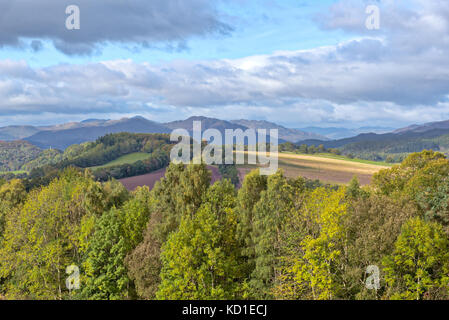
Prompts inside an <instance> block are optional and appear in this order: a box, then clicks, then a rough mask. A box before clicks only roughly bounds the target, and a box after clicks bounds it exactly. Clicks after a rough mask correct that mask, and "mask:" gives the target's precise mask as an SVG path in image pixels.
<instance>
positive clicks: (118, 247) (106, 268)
mask: <svg viewBox="0 0 449 320" xmlns="http://www.w3.org/2000/svg"><path fill="white" fill-rule="evenodd" d="M120 220H121V219H120V212H119V210H117V209H115V208H113V209H111V210H110V211H108V212H106V213H105V214H103V215H102V216H101V218H100V219H99V221H98V223H97V225H96V230H95V233H94V235H93V238H92V241H91V244H90V247H89V253H88V258H87V260H86V262H85V263H84V268H85V272H86V277H85V278H86V280H85V284H84V285H83V291H82V296H83V297H85V298H88V299H95V300H118V299H124V298H128V297H129V296H130V281H129V278H128V275H127V271H126V268H125V266H124V259H125V256H126V253H127V248H126V242H127V241H126V239H125V237H124V236H123V232H122V222H121V221H120Z"/></svg>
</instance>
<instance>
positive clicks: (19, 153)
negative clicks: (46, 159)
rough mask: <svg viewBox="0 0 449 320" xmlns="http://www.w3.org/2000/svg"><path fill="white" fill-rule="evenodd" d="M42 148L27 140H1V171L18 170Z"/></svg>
mask: <svg viewBox="0 0 449 320" xmlns="http://www.w3.org/2000/svg"><path fill="white" fill-rule="evenodd" d="M41 151H42V150H41V149H39V148H38V147H35V146H33V145H32V144H30V143H29V142H26V141H12V142H4V141H0V171H2V172H3V171H16V170H20V169H21V167H22V166H23V165H24V164H25V163H27V162H28V161H31V160H33V159H35V158H37V157H38V156H39V155H40V153H41Z"/></svg>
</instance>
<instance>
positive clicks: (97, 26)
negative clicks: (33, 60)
mask: <svg viewBox="0 0 449 320" xmlns="http://www.w3.org/2000/svg"><path fill="white" fill-rule="evenodd" d="M69 5H77V6H78V7H79V8H80V13H81V14H80V16H81V28H80V30H76V31H74V30H67V29H66V25H65V21H66V18H67V17H68V15H66V8H67V7H68V6H69ZM230 31H231V27H230V26H229V25H227V24H225V23H224V22H222V21H221V18H220V16H219V13H218V12H217V10H216V9H215V7H214V5H213V1H208V0H189V1H185V0H150V1H149V0H133V1H125V0H114V1H111V0H95V1H92V0H76V1H72V0H39V1H36V0H14V1H1V2H0V46H16V47H17V46H19V47H20V46H23V45H24V41H23V40H24V39H34V40H33V42H32V43H31V46H32V48H33V50H36V49H39V48H40V47H41V46H42V45H41V43H40V41H41V40H51V41H52V42H53V44H54V46H55V47H56V48H57V49H58V50H60V51H62V52H64V53H65V54H68V55H73V54H87V55H88V54H92V53H95V52H96V51H98V50H101V46H102V45H103V44H106V43H110V42H113V43H123V44H136V45H140V46H143V47H148V46H153V45H160V44H162V45H169V46H174V47H181V48H182V47H183V46H185V42H186V41H187V40H188V39H189V38H191V37H194V36H204V35H208V34H226V33H229V32H230Z"/></svg>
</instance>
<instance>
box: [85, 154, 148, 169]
mask: <svg viewBox="0 0 449 320" xmlns="http://www.w3.org/2000/svg"><path fill="white" fill-rule="evenodd" d="M149 157H150V154H149V153H144V152H135V153H130V154H127V155H124V156H121V157H120V158H117V159H115V160H112V161H111V162H108V163H106V164H104V165H102V166H96V167H91V169H100V168H107V167H113V166H119V165H122V164H131V163H134V162H137V161H142V160H146V159H148V158H149Z"/></svg>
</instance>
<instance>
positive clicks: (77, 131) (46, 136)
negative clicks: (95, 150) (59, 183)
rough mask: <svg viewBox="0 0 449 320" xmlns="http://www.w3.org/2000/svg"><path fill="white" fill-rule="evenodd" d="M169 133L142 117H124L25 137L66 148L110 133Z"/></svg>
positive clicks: (39, 145)
mask: <svg viewBox="0 0 449 320" xmlns="http://www.w3.org/2000/svg"><path fill="white" fill-rule="evenodd" d="M118 132H129V133H169V132H171V130H170V129H168V128H167V127H165V126H163V125H161V124H159V123H157V122H154V121H150V120H147V119H145V118H142V117H134V118H130V119H128V118H124V119H121V120H116V121H100V122H99V121H96V122H87V123H84V125H79V126H77V127H74V128H70V129H52V130H45V131H41V132H38V133H36V134H34V135H32V136H31V137H28V138H25V140H26V141H29V142H30V143H32V144H33V145H35V146H38V147H40V148H43V149H46V148H57V149H62V150H64V149H66V148H67V147H69V146H71V145H73V144H80V143H83V142H87V141H95V140H96V139H97V138H99V137H101V136H104V135H106V134H110V133H118Z"/></svg>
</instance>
